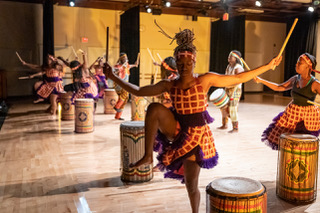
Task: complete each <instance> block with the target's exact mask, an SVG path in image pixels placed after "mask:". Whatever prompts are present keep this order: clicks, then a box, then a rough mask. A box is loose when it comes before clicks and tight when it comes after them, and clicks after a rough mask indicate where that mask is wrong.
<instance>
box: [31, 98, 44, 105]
mask: <svg viewBox="0 0 320 213" xmlns="http://www.w3.org/2000/svg"><path fill="white" fill-rule="evenodd" d="M42 101H44V99H43V98H39V99H37V100H35V101H33V103H35V104H36V103H39V102H42Z"/></svg>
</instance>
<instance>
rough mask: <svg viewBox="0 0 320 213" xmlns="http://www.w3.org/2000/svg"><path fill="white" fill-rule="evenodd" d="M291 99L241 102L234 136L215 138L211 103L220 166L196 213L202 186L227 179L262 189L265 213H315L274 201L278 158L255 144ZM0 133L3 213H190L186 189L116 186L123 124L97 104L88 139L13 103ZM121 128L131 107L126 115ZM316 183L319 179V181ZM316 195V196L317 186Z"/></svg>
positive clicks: (204, 180) (205, 173)
mask: <svg viewBox="0 0 320 213" xmlns="http://www.w3.org/2000/svg"><path fill="white" fill-rule="evenodd" d="M289 101H290V99H289V98H284V97H282V96H278V95H270V94H246V99H245V101H242V102H241V103H240V107H239V132H238V133H234V134H230V133H228V132H227V131H228V130H218V129H217V127H218V126H220V125H221V115H220V111H219V110H218V109H217V108H215V107H214V106H213V104H212V103H210V106H209V108H208V111H209V112H210V114H211V116H213V117H214V118H215V121H214V122H213V123H212V124H211V125H210V127H211V129H212V131H213V134H214V138H215V144H216V147H217V151H218V153H219V163H218V165H217V166H216V167H215V168H213V169H210V170H206V169H202V170H201V173H200V181H199V185H200V191H201V204H200V212H201V213H203V212H205V209H206V192H205V188H206V186H207V185H208V184H209V183H210V182H211V181H212V180H214V179H216V178H220V177H226V176H239V177H247V178H251V179H255V180H259V181H261V182H262V183H263V184H264V185H265V186H266V188H267V193H268V212H269V213H278V212H288V213H289V212H290V213H293V212H294V213H299V212H314V213H315V212H320V201H319V199H317V200H316V201H315V202H313V203H312V204H308V205H300V206H298V205H294V204H290V203H287V202H285V201H283V200H280V199H279V198H278V197H277V196H276V192H275V190H276V176H277V157H278V153H277V151H273V150H271V149H270V148H269V147H267V146H266V145H264V144H263V143H262V142H260V135H261V133H262V132H263V130H264V129H265V128H266V127H267V126H268V125H269V123H270V122H271V120H272V118H273V117H275V116H276V115H277V114H278V113H279V112H280V111H283V110H284V108H285V106H286V105H287V104H288V103H289ZM9 104H10V105H11V107H10V109H9V113H8V116H7V118H6V120H5V122H4V125H3V126H2V129H1V131H0V174H1V175H0V212H1V213H9V212H10V213H11V212H28V213H29V212H39V213H47V212H53V213H65V212H81V213H83V212H108V213H129V212H132V213H133V212H135V213H151V212H160V213H162V212H170V213H173V212H177V213H189V212H191V210H190V206H189V200H188V196H187V192H186V190H185V186H184V185H183V184H181V183H180V182H179V181H177V180H172V179H164V178H163V173H161V172H156V173H154V178H153V179H152V180H151V181H149V182H144V183H139V184H126V183H123V182H122V181H121V180H120V175H121V171H120V170H119V168H120V130H119V125H120V123H121V122H122V121H118V120H115V119H114V115H105V114H103V103H102V100H100V102H99V104H98V108H97V112H96V114H95V129H94V132H92V133H87V134H79V133H75V132H74V122H73V121H62V122H59V121H58V120H52V119H50V116H49V115H48V114H46V113H45V112H44V111H45V109H46V108H47V107H48V104H37V105H34V104H32V100H28V99H21V100H18V101H12V102H10V103H9ZM124 118H125V120H126V121H128V120H130V118H131V107H130V105H129V104H128V105H127V106H126V108H125V110H124ZM230 129H231V123H229V130H230ZM318 176H319V175H318ZM317 194H318V195H319V194H320V186H318V190H317Z"/></svg>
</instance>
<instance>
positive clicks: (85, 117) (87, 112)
mask: <svg viewBox="0 0 320 213" xmlns="http://www.w3.org/2000/svg"><path fill="white" fill-rule="evenodd" d="M93 105H94V101H93V99H92V98H86V99H76V100H75V131H76V132H78V133H86V132H93V119H94V118H93V110H94V107H93Z"/></svg>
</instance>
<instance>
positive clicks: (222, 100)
mask: <svg viewBox="0 0 320 213" xmlns="http://www.w3.org/2000/svg"><path fill="white" fill-rule="evenodd" d="M209 101H212V102H213V104H214V105H215V106H216V107H218V108H223V107H225V106H227V104H228V103H229V96H228V95H227V93H226V91H225V90H224V89H221V88H220V89H216V90H215V91H214V92H213V93H211V95H210V97H209Z"/></svg>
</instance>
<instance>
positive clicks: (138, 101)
mask: <svg viewBox="0 0 320 213" xmlns="http://www.w3.org/2000/svg"><path fill="white" fill-rule="evenodd" d="M147 104H148V102H147V100H146V99H145V98H143V97H137V96H134V95H131V120H133V121H144V118H145V115H146V107H147Z"/></svg>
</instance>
